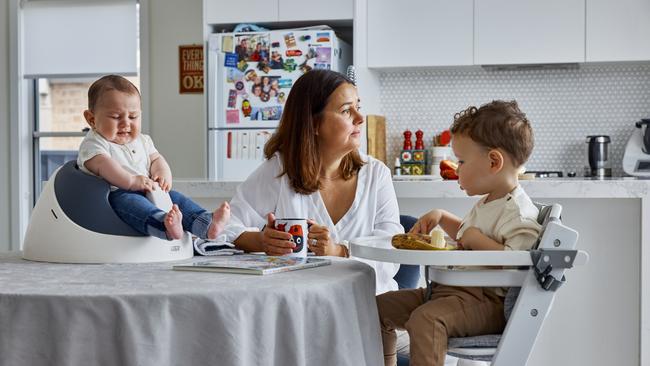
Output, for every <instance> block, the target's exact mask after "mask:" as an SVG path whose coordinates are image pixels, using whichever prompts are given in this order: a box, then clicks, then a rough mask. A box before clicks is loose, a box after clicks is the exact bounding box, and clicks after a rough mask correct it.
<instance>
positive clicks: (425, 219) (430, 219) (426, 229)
mask: <svg viewBox="0 0 650 366" xmlns="http://www.w3.org/2000/svg"><path fill="white" fill-rule="evenodd" d="M440 219H442V211H441V210H438V209H434V210H431V211H429V212H427V213H426V214H424V215H423V216H422V217H420V218H419V219H418V221H416V222H415V224H414V225H413V227H412V228H411V230H410V231H409V232H410V233H414V234H429V233H430V232H431V230H433V228H434V227H436V226H438V224H439V223H440Z"/></svg>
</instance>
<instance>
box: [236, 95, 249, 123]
mask: <svg viewBox="0 0 650 366" xmlns="http://www.w3.org/2000/svg"><path fill="white" fill-rule="evenodd" d="M251 109H252V108H251V102H250V101H248V99H244V100H243V101H242V102H241V112H242V113H243V114H244V117H248V116H250V115H251ZM235 112H236V111H235ZM237 118H239V115H238V116H237Z"/></svg>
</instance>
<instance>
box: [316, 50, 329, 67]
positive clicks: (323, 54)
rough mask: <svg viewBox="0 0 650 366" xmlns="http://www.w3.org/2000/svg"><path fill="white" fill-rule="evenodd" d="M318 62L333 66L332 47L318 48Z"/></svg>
mask: <svg viewBox="0 0 650 366" xmlns="http://www.w3.org/2000/svg"><path fill="white" fill-rule="evenodd" d="M316 62H317V63H319V64H331V63H332V48H331V47H318V48H316Z"/></svg>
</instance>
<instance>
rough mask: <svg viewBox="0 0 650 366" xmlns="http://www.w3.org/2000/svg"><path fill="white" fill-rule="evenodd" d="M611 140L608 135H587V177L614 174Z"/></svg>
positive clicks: (602, 176) (601, 176)
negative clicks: (610, 147) (610, 152)
mask: <svg viewBox="0 0 650 366" xmlns="http://www.w3.org/2000/svg"><path fill="white" fill-rule="evenodd" d="M611 141H612V140H611V139H610V138H609V136H607V135H592V136H587V141H586V143H587V153H586V156H587V164H585V177H596V178H604V177H611V176H612V165H611V161H610V159H609V143H610V142H611Z"/></svg>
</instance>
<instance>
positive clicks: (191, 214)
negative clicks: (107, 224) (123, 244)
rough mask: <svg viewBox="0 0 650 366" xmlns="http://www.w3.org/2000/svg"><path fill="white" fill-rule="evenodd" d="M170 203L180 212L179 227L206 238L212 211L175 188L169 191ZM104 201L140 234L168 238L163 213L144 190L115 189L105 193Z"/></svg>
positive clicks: (164, 213)
mask: <svg viewBox="0 0 650 366" xmlns="http://www.w3.org/2000/svg"><path fill="white" fill-rule="evenodd" d="M169 196H170V197H171V199H172V202H173V203H175V204H177V205H178V208H179V209H180V210H181V212H182V213H183V220H182V223H183V230H184V231H189V232H190V233H192V234H194V235H196V236H198V237H199V238H201V239H206V238H207V234H208V227H209V226H210V223H211V222H212V213H211V212H207V211H206V210H204V209H203V208H202V207H201V206H199V205H197V204H196V203H194V202H193V201H192V200H191V199H189V198H187V197H185V196H184V195H182V194H181V193H178V192H176V191H169ZM108 201H109V202H110V204H111V207H113V210H114V211H115V213H117V216H119V217H120V218H121V219H122V221H124V222H126V223H127V224H129V225H130V226H131V227H132V228H134V229H136V230H137V231H139V232H141V233H142V234H146V235H152V236H155V237H158V238H161V239H168V238H167V234H166V229H165V224H164V219H165V215H166V214H167V212H165V211H163V210H161V209H159V208H158V207H156V206H154V204H153V203H151V201H149V200H148V199H147V197H146V196H145V194H144V192H134V191H127V190H124V189H117V190H115V191H112V192H111V193H110V194H109V195H108Z"/></svg>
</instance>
